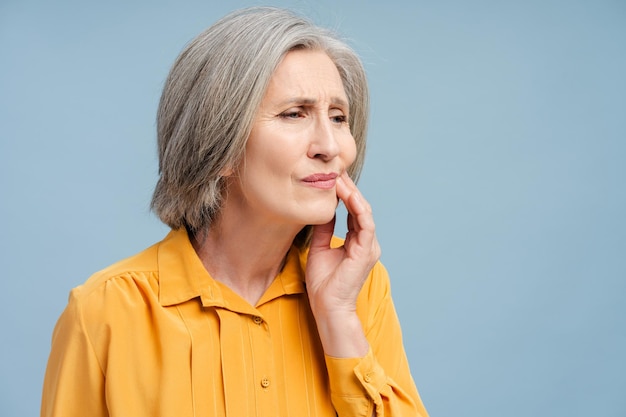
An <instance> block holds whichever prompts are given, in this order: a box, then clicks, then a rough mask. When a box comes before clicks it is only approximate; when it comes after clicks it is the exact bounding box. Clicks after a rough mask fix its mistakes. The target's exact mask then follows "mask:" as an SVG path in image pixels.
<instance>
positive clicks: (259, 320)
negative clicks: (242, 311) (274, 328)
mask: <svg viewBox="0 0 626 417" xmlns="http://www.w3.org/2000/svg"><path fill="white" fill-rule="evenodd" d="M252 321H254V322H255V323H256V324H261V323H263V319H262V318H261V317H259V316H254V317H252Z"/></svg>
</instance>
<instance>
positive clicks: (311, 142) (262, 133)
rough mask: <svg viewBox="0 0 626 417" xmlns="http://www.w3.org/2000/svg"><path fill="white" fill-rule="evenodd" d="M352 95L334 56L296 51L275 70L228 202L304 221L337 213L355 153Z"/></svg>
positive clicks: (271, 218)
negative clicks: (338, 182)
mask: <svg viewBox="0 0 626 417" xmlns="http://www.w3.org/2000/svg"><path fill="white" fill-rule="evenodd" d="M348 117H349V108H348V98H347V96H346V93H345V91H344V88H343V83H342V81H341V77H340V75H339V72H338V71H337V68H336V67H335V64H334V63H333V62H332V61H331V59H330V58H329V57H328V56H327V55H326V54H325V53H324V52H320V51H307V50H296V51H292V52H289V53H288V54H287V55H286V56H285V58H284V59H283V61H282V62H281V64H280V65H279V66H278V68H277V69H276V71H275V73H274V74H273V76H272V78H271V80H270V84H269V87H268V89H267V92H266V94H265V96H264V97H263V100H262V102H261V105H260V107H259V110H258V113H257V116H256V119H255V122H254V125H253V128H252V132H251V134H250V137H249V139H248V143H247V145H246V152H245V157H244V160H243V162H242V164H241V165H240V166H239V168H238V169H237V171H236V173H235V174H234V176H235V177H237V176H238V178H233V181H231V182H230V186H229V188H228V192H227V195H226V201H225V206H224V207H223V208H224V209H225V210H230V209H235V210H238V211H239V213H238V215H239V216H242V215H243V216H258V217H257V218H258V219H259V220H261V221H264V222H271V223H278V224H289V225H297V226H298V227H302V226H305V225H312V224H323V223H326V222H328V221H329V220H330V219H332V217H333V215H334V213H335V209H336V207H337V195H336V191H335V178H336V177H337V176H339V175H341V173H342V172H344V171H345V170H346V169H347V168H348V167H349V166H350V164H352V162H353V161H354V159H355V157H356V145H355V142H354V139H353V137H352V134H351V133H350V128H349V125H348Z"/></svg>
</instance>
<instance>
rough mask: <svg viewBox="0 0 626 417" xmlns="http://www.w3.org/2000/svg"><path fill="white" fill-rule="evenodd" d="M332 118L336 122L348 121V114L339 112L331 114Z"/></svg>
mask: <svg viewBox="0 0 626 417" xmlns="http://www.w3.org/2000/svg"><path fill="white" fill-rule="evenodd" d="M330 120H332V121H333V122H335V123H346V122H347V121H348V116H346V115H344V114H338V115H336V116H331V117H330Z"/></svg>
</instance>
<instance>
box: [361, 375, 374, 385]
mask: <svg viewBox="0 0 626 417" xmlns="http://www.w3.org/2000/svg"><path fill="white" fill-rule="evenodd" d="M363 379H364V380H365V382H368V383H369V382H372V377H371V376H370V374H366V375H365V378H363Z"/></svg>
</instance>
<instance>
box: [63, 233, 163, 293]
mask: <svg viewBox="0 0 626 417" xmlns="http://www.w3.org/2000/svg"><path fill="white" fill-rule="evenodd" d="M158 247H159V243H156V244H154V245H152V246H150V247H149V248H147V249H144V250H143V251H141V252H139V253H137V254H135V255H133V256H130V257H128V258H125V259H122V260H120V261H118V262H115V263H114V264H112V265H110V266H108V267H106V268H104V269H102V270H100V271H98V272H96V273H94V274H93V275H91V276H90V277H89V278H88V279H87V280H86V281H85V282H84V283H83V284H81V285H79V286H78V287H76V288H74V289H73V290H72V293H71V297H70V299H71V298H75V299H77V300H76V301H81V300H86V299H93V297H97V296H98V294H99V295H100V296H108V297H111V296H115V294H117V293H119V292H123V293H128V292H130V291H133V290H136V289H138V288H139V287H147V288H153V290H155V291H157V290H158V256H157V255H158ZM118 295H119V294H118Z"/></svg>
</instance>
